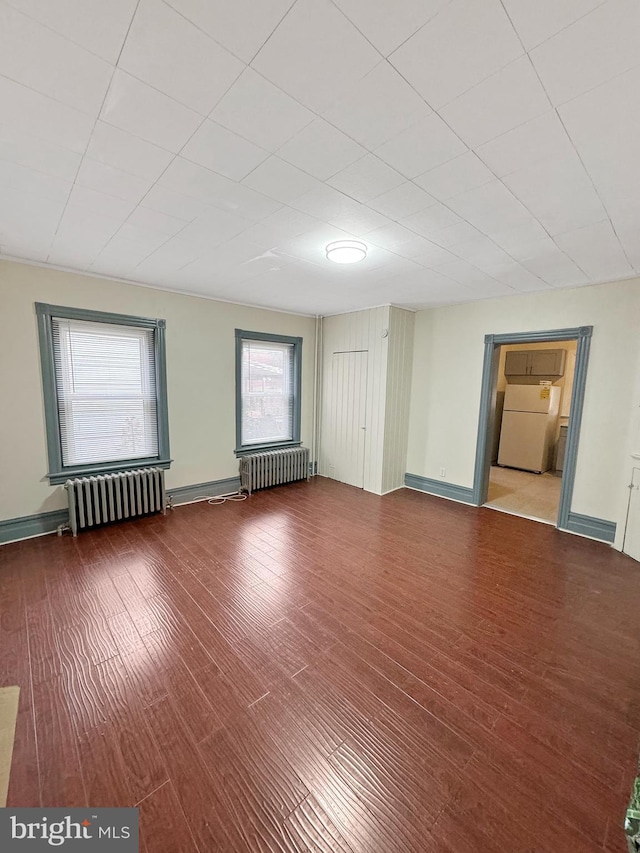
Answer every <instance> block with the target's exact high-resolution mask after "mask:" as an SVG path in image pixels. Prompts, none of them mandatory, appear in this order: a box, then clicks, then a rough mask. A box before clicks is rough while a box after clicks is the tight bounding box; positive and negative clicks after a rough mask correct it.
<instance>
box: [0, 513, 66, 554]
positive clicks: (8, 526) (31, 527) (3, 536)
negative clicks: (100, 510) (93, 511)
mask: <svg viewBox="0 0 640 853" xmlns="http://www.w3.org/2000/svg"><path fill="white" fill-rule="evenodd" d="M68 523H69V513H68V511H67V510H66V509H56V510H54V511H53V512H39V513H36V515H25V516H22V518H8V519H6V520H5V521H0V545H4V544H6V543H7V542H17V541H18V540H19V539H31V537H32V536H42V535H43V534H45V533H54V532H55V531H56V530H57V528H58V527H59V526H60V525H61V524H68Z"/></svg>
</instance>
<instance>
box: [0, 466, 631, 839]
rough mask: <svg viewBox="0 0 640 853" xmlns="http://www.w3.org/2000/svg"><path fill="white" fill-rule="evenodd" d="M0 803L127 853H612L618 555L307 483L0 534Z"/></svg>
mask: <svg viewBox="0 0 640 853" xmlns="http://www.w3.org/2000/svg"><path fill="white" fill-rule="evenodd" d="M0 590H1V599H0V603H1V605H2V615H1V621H0V628H1V636H0V674H1V676H2V683H5V684H19V685H20V687H21V688H22V691H21V703H20V711H19V718H18V726H17V736H16V744H15V752H14V762H13V771H12V776H11V784H10V791H9V805H15V806H36V805H42V806H54V805H60V806H76V805H93V806H118V805H123V806H124V805H134V804H138V805H139V808H140V821H141V829H142V843H141V850H144V851H146V853H181V851H185V853H186V851H196V850H197V851H200V853H213V852H214V851H222V853H227V851H229V853H235V851H261V853H264V851H286V853H293V851H320V853H323V852H324V851H326V853H328V852H329V851H351V853H396V851H398V853H399V852H400V851H403V853H404V851H420V853H422V851H426V852H427V853H431V851H434V853H445V852H446V853H463V851H464V853H468V851H474V853H489V851H491V853H529V852H530V851H540V853H543V851H544V853H564V851H567V853H569V851H580V852H581V853H593V851H597V850H606V851H616V850H617V851H623V850H624V849H625V842H624V837H623V833H622V830H621V825H622V821H623V816H624V811H625V807H626V802H627V799H628V796H629V792H630V787H631V782H632V779H633V777H634V776H635V768H636V761H637V757H638V752H637V750H638V735H639V733H640V654H639V649H640V645H639V641H640V620H639V619H638V604H639V602H640V566H638V564H637V563H634V562H633V561H632V560H630V559H629V558H627V557H625V556H623V555H621V554H619V553H617V552H615V551H613V550H612V549H610V548H609V547H607V546H605V545H602V544H599V543H595V542H591V541H588V540H585V539H580V538H578V537H574V536H571V535H569V534H563V533H559V532H558V531H557V530H555V529H553V528H552V527H549V526H546V525H543V524H537V523H535V522H531V521H527V520H524V519H519V518H515V517H513V516H509V515H504V514H503V513H499V512H494V511H491V510H488V509H475V508H471V507H466V506H462V505H459V504H455V503H451V502H448V501H445V500H440V499H437V498H431V497H428V496H426V495H423V494H419V493H416V492H411V491H408V490H402V491H398V492H394V493H393V494H390V495H387V496H385V497H383V498H379V497H376V496H374V495H370V494H367V493H364V492H361V491H358V490H356V489H353V488H350V487H348V486H343V485H340V484H337V483H334V482H332V481H328V480H322V479H316V480H315V481H313V482H311V483H309V484H306V483H301V484H295V485H291V486H286V487H282V488H278V489H273V490H270V491H265V492H258V493H257V494H255V495H253V496H252V497H251V498H250V499H249V500H247V501H245V502H244V503H231V504H229V503H228V504H225V505H224V506H216V507H212V506H208V505H207V504H197V505H192V506H188V507H181V508H178V509H176V510H175V511H174V512H172V513H169V514H168V515H167V516H166V518H163V517H153V518H148V519H144V520H141V521H137V522H131V523H126V524H120V525H114V526H112V527H107V528H103V529H101V530H97V531H94V532H88V533H84V534H81V535H80V536H79V537H78V538H77V539H75V540H74V539H72V538H70V537H68V536H65V537H63V538H62V539H60V538H58V537H55V536H48V537H44V538H40V539H33V540H30V541H26V542H22V543H17V544H13V545H7V546H5V547H3V548H0Z"/></svg>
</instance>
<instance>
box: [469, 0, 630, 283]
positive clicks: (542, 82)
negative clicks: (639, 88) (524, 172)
mask: <svg viewBox="0 0 640 853" xmlns="http://www.w3.org/2000/svg"><path fill="white" fill-rule="evenodd" d="M500 5H501V6H502V8H503V9H504V12H505V15H506V16H507V17H508V18H509V21H510V22H511V26H512V27H513V29H514V31H515V33H516V35H517V37H518V41H519V42H520V44H521V45H522V46H523V47H524V43H523V41H522V39H521V38H520V33H519V32H518V31H517V30H516V28H515V26H514V24H513V21H512V20H511V16H510V15H509V12H508V11H507V9H506V7H505V5H504V0H500ZM602 5H604V4H602V3H601V4H600V6H602ZM600 6H596V9H599V8H600ZM596 9H592V10H591V11H589V12H587V13H586V14H585V15H583V16H582V17H583V18H585V17H587V16H588V15H590V14H591V13H592V12H594V11H596ZM579 20H580V19H579ZM573 23H575V21H574V22H573ZM573 23H572V24H570V25H569V26H573ZM555 35H557V33H556V34H554V36H555ZM554 36H550V38H553V37H554ZM527 56H528V58H529V62H530V63H531V68H532V69H533V72H534V74H535V75H536V77H537V78H538V81H539V82H540V85H541V86H542V89H543V91H544V93H545V95H546V96H547V98H548V100H549V103H550V104H552V106H553V110H554V112H555V114H556V116H557V117H558V121H559V122H560V124H561V125H562V129H563V130H564V132H565V134H566V137H567V139H568V140H569V142H570V143H571V147H572V148H573V150H574V152H575V154H576V157H577V158H578V160H579V161H580V165H581V166H582V169H583V171H584V173H585V175H586V176H587V179H588V181H589V183H590V184H591V187H592V189H593V191H594V193H595V194H596V197H597V199H598V201H599V202H600V204H601V205H602V209H603V210H604V212H605V213H606V215H607V217H608V219H609V224H610V225H611V228H612V229H613V233H614V234H615V237H616V240H617V241H618V245H619V246H620V248H621V250H622V253H623V254H624V256H625V258H626V260H627V263H628V264H629V266H630V267H631V269H634V266H633V264H632V263H631V262H630V260H629V256H628V255H627V252H626V249H625V247H624V246H623V245H622V242H621V241H620V238H619V237H618V233H617V231H616V229H615V227H614V224H613V222H612V220H611V214H610V213H609V210H608V208H607V206H606V204H605V203H604V200H603V199H602V196H601V195H600V192H599V191H598V188H597V186H596V184H595V182H594V180H593V178H592V177H591V175H590V173H589V170H588V169H587V167H586V164H585V162H584V160H583V159H582V156H581V154H580V152H579V151H578V148H577V146H576V144H575V142H574V141H573V139H572V137H571V134H570V133H569V131H568V129H567V127H566V125H565V123H564V120H563V118H562V116H561V115H560V112H559V110H558V106H557V105H555V104H553V101H552V100H551V98H550V96H549V93H548V91H547V87H546V86H545V85H544V81H543V80H542V78H541V77H540V74H539V73H538V68H537V67H536V64H535V62H534V59H533V57H532V56H531V55H530V54H529V52H527ZM639 64H640V63H639ZM627 71H628V69H627ZM622 73H627V72H622ZM617 76H619V75H617V74H616V75H614V77H617ZM606 82H608V81H605V83H606ZM605 83H601V84H600V85H605ZM594 88H599V87H594ZM581 94H585V93H584V92H583V93H581ZM577 97H580V96H577ZM481 159H482V158H481ZM516 171H518V170H516ZM505 177H506V176H505ZM516 197H517V196H516ZM520 203H521V204H522V202H520ZM524 207H526V205H524ZM527 210H528V208H527ZM529 213H531V215H532V216H533V213H532V212H531V211H529ZM534 218H535V219H537V217H534ZM540 225H542V222H540ZM542 227H543V228H544V225H542ZM544 230H545V231H546V232H547V234H548V235H549V237H551V239H552V240H553V243H554V245H555V246H556V247H557V248H558V249H559V251H561V252H562V253H563V254H564V255H565V256H566V257H567V258H568V259H569V260H570V261H571V262H572V263H574V264H575V265H576V267H577V268H578V269H579V270H580V272H581V273H582V274H583V275H584V276H585V277H586V278H587V280H589V281H590V280H591V276H589V275H588V274H587V272H586V270H584V269H582V267H581V266H580V264H579V263H578V262H577V261H576V260H574V259H573V258H571V257H570V256H569V255H567V253H566V252H565V251H564V250H563V249H561V248H560V246H558V244H557V243H556V241H555V239H554V237H553V236H552V235H551V234H550V233H549V231H548V230H547V229H546V228H544ZM556 236H559V235H556Z"/></svg>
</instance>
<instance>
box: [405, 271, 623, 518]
mask: <svg viewBox="0 0 640 853" xmlns="http://www.w3.org/2000/svg"><path fill="white" fill-rule="evenodd" d="M639 318H640V280H639V279H633V280H629V281H625V282H615V283H612V284H605V285H598V286H593V287H583V288H578V289H574V290H565V289H563V290H549V291H548V292H545V293H535V294H526V295H522V296H515V297H509V298H503V299H493V300H486V301H483V302H475V303H469V304H465V305H458V306H450V307H448V308H436V309H433V310H430V311H421V312H418V314H417V315H416V326H415V347H414V364H413V383H412V395H411V411H410V418H409V446H408V454H407V471H408V472H409V473H411V474H417V475H419V476H423V477H429V478H432V479H436V478H439V470H440V468H445V469H446V477H445V478H444V479H445V481H448V482H451V483H455V484H457V485H460V486H467V487H470V486H472V485H473V469H474V462H475V452H476V434H477V428H478V411H479V405H480V386H481V378H482V360H483V350H484V336H485V335H486V334H492V333H493V334H496V333H507V332H520V331H534V330H541V329H558V328H566V327H573V326H586V325H593V327H594V331H593V338H592V342H591V357H590V361H589V369H588V374H587V385H586V392H585V403H584V414H583V420H582V432H581V436H580V446H579V449H578V460H577V471H576V480H575V489H574V495H573V503H572V506H571V509H572V511H574V512H579V513H584V514H585V515H590V516H594V517H596V518H602V519H606V520H609V521H615V522H617V523H618V533H620V530H621V528H622V526H623V524H624V515H625V510H626V502H627V499H628V492H627V489H626V483H627V482H628V474H629V472H628V470H627V469H628V467H629V457H628V452H627V451H626V448H627V447H628V443H629V430H630V425H631V421H632V408H633V403H632V391H633V388H634V386H635V382H636V373H637V370H638V355H639V352H640V324H639V322H638V319H639Z"/></svg>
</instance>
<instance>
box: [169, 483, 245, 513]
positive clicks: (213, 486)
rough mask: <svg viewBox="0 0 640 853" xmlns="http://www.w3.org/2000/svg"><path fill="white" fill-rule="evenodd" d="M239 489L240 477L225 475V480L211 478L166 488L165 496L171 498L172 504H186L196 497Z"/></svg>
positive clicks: (228, 492) (227, 492)
mask: <svg viewBox="0 0 640 853" xmlns="http://www.w3.org/2000/svg"><path fill="white" fill-rule="evenodd" d="M239 490H240V477H227V479H226V480H212V481H211V482H209V483H196V484H195V485H193V486H178V487H177V488H175V489H167V497H169V498H171V502H172V503H173V505H174V506H178V504H187V503H190V502H191V501H195V500H197V499H198V498H205V497H207V498H215V497H217V496H218V495H226V494H230V493H231V492H237V491H239Z"/></svg>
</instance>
